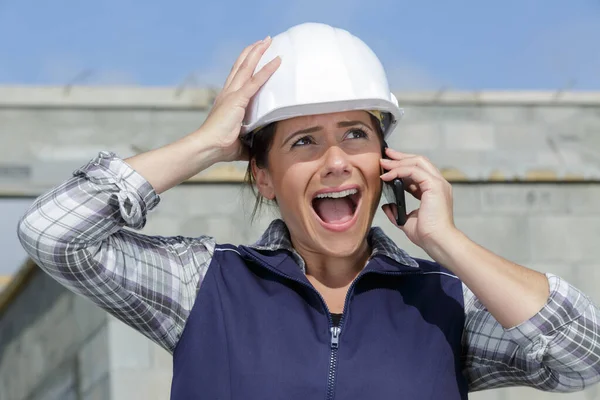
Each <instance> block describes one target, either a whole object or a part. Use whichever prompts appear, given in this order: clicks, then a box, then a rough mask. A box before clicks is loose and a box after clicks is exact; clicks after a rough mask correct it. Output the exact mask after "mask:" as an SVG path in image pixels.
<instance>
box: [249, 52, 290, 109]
mask: <svg viewBox="0 0 600 400" xmlns="http://www.w3.org/2000/svg"><path fill="white" fill-rule="evenodd" d="M280 65H281V57H279V56H277V57H275V58H274V59H272V60H271V61H269V62H268V63H267V64H266V65H265V66H264V67H262V68H261V69H260V71H258V72H257V73H256V74H254V76H253V77H252V78H251V79H250V81H249V82H248V83H246V85H244V87H243V88H241V90H240V92H241V93H242V95H243V96H244V98H246V99H250V98H251V97H252V96H254V95H255V94H256V92H258V90H259V89H260V88H261V87H262V86H263V85H264V84H265V83H266V82H267V81H268V80H269V78H270V77H271V75H273V74H274V73H275V71H277V68H279V66H280Z"/></svg>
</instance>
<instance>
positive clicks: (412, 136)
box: [388, 123, 443, 153]
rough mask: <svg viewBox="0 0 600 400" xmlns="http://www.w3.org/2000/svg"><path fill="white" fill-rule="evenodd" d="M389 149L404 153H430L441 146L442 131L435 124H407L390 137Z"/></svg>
mask: <svg viewBox="0 0 600 400" xmlns="http://www.w3.org/2000/svg"><path fill="white" fill-rule="evenodd" d="M388 144H389V145H390V147H392V148H394V149H396V150H398V151H402V152H406V153H411V152H419V151H423V150H426V151H428V150H429V151H430V150H434V149H437V148H439V147H440V146H441V145H442V144H443V137H442V131H441V128H440V126H439V124H435V123H409V124H405V125H402V127H401V128H399V132H398V134H397V135H395V136H392V137H391V138H390V141H389V143H388Z"/></svg>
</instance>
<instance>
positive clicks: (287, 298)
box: [171, 245, 467, 400]
mask: <svg viewBox="0 0 600 400" xmlns="http://www.w3.org/2000/svg"><path fill="white" fill-rule="evenodd" d="M417 262H418V263H419V268H414V267H409V266H405V265H402V264H398V263H397V262H395V261H393V260H392V259H389V258H388V257H386V256H383V255H375V256H374V257H372V258H371V259H370V261H369V262H368V264H367V266H366V267H365V269H364V270H363V271H362V272H361V273H360V275H359V276H358V278H357V279H356V280H355V282H354V283H353V284H352V286H351V287H350V290H349V291H348V295H347V298H346V304H345V312H344V316H343V318H342V320H341V322H340V326H339V329H336V328H335V327H333V323H332V320H331V317H330V315H329V313H328V311H327V308H326V306H325V303H324V301H323V299H322V297H321V296H320V295H319V293H318V292H317V291H316V290H315V289H314V288H313V287H312V286H311V284H310V283H309V282H308V280H307V279H306V276H305V275H304V274H303V273H302V271H301V269H300V268H299V267H298V265H297V264H296V263H295V262H294V260H293V258H292V257H291V256H290V254H289V253H288V252H287V251H285V250H279V251H272V252H265V251H261V252H258V251H256V250H253V249H251V248H248V247H245V246H239V247H234V246H229V245H225V246H217V248H216V250H215V254H214V257H213V259H212V263H211V265H210V267H209V269H208V272H207V274H206V277H205V278H204V281H203V282H202V285H201V287H200V290H199V292H198V296H197V298H196V303H195V305H194V307H193V309H192V311H191V314H190V316H189V318H188V321H187V323H186V326H185V329H184V331H183V334H182V336H181V339H180V340H179V343H178V345H177V347H176V349H175V352H174V354H173V382H172V388H171V398H172V399H176V400H182V399H211V400H212V399H221V400H230V399H245V400H250V399H257V400H267V399H278V400H279V399H286V400H294V399H302V400H306V399H319V400H321V399H327V400H329V399H333V398H336V399H344V400H352V399H361V400H364V399H410V400H417V399H445V400H452V399H466V398H467V383H466V380H465V378H464V377H463V376H462V374H461V362H460V357H461V336H462V333H463V325H464V318H465V317H464V308H463V294H462V284H461V282H460V281H459V280H458V279H457V278H456V277H454V276H453V275H452V274H450V273H449V272H448V271H447V270H445V269H443V268H442V267H441V266H439V265H438V264H436V263H432V262H429V261H425V260H417Z"/></svg>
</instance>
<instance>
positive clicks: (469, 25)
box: [0, 0, 600, 90]
mask: <svg viewBox="0 0 600 400" xmlns="http://www.w3.org/2000/svg"><path fill="white" fill-rule="evenodd" d="M306 21H318V22H326V23H329V24H332V25H335V26H339V27H341V28H345V29H348V30H350V31H351V32H352V33H354V34H355V35H357V36H359V37H360V38H362V39H363V40H364V41H365V42H367V43H368V44H369V45H370V46H371V47H372V48H373V49H374V50H375V52H376V53H377V54H378V55H379V57H380V58H381V59H382V61H383V63H384V65H385V67H386V69H387V70H388V74H389V78H390V82H391V85H392V86H393V87H394V88H395V89H438V88H440V87H449V88H455V89H462V90H479V89H557V88H563V87H565V86H567V85H574V88H576V89H582V90H600V1H599V0H573V1H570V2H567V1H564V0H562V1H558V0H545V1H541V0H539V1H538V0H520V1H519V0H505V1H501V2H498V1H494V2H492V1H474V0H464V1H453V2H451V1H441V0H438V1H426V0H423V1H402V0H369V1H359V0H345V1H341V0H289V1H282V0H279V1H276V0H258V1H226V0H225V1H218V0H215V1H210V2H208V1H189V0H177V1H175V0H172V1H169V2H166V1H163V2H158V1H151V0H146V1H140V0H136V1H133V0H104V1H97V2H83V1H80V0H55V1H52V2H50V1H40V0H38V1H33V0H0V84H63V83H65V82H68V81H70V80H72V79H73V78H74V77H76V76H78V75H80V74H82V73H83V75H81V77H82V78H83V79H82V82H85V83H88V84H105V85H109V84H135V85H146V86H147V85H152V86H155V85H159V86H164V85H177V84H179V83H180V82H182V81H183V80H184V79H185V78H186V77H187V76H193V77H194V79H195V81H196V82H197V84H200V85H212V86H219V85H220V84H221V83H222V82H223V79H224V78H225V76H226V74H227V72H228V70H229V68H230V65H231V64H232V63H233V61H234V60H235V58H236V57H237V54H238V53H239V52H240V51H241V50H242V49H243V47H244V46H245V45H246V44H248V43H251V42H253V41H255V40H257V39H261V38H263V37H264V36H266V35H267V34H271V35H273V34H277V33H278V32H281V31H282V30H285V29H286V28H288V27H290V26H292V25H295V24H298V23H301V22H306Z"/></svg>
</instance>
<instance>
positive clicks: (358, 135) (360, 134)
mask: <svg viewBox="0 0 600 400" xmlns="http://www.w3.org/2000/svg"><path fill="white" fill-rule="evenodd" d="M367 137H369V135H368V134H367V132H365V131H364V130H363V129H360V128H354V129H352V130H351V131H349V132H348V133H347V134H346V138H348V139H363V138H367Z"/></svg>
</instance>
